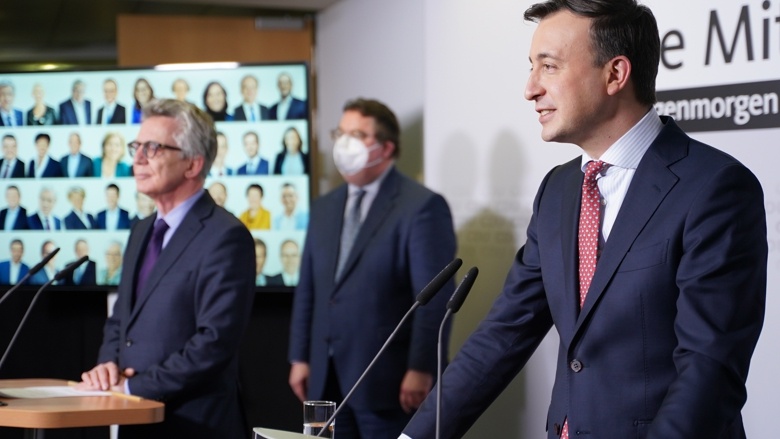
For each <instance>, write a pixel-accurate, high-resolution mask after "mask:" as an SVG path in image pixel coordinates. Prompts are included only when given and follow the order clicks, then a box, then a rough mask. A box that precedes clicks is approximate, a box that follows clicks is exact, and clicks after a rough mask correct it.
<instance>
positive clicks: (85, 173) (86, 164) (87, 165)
mask: <svg viewBox="0 0 780 439" xmlns="http://www.w3.org/2000/svg"><path fill="white" fill-rule="evenodd" d="M69 161H70V154H67V155H64V156H63V157H62V158H61V159H60V167H61V168H62V176H63V177H92V176H93V175H95V171H94V169H93V165H92V159H91V158H89V157H87V156H85V155H84V154H81V153H79V166H78V168H77V169H76V175H68V162H69Z"/></svg>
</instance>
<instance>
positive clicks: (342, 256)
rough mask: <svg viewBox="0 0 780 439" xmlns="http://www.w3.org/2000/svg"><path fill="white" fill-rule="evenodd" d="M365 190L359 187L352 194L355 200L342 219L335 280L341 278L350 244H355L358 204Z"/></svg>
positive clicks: (358, 219) (350, 247) (361, 202)
mask: <svg viewBox="0 0 780 439" xmlns="http://www.w3.org/2000/svg"><path fill="white" fill-rule="evenodd" d="M365 195H366V191H364V190H363V189H360V190H359V191H357V192H355V193H354V194H352V196H353V197H355V201H354V202H353V203H352V208H351V209H350V210H349V213H348V214H347V217H346V218H345V219H344V227H343V228H342V229H341V247H340V248H339V261H338V265H337V266H336V280H338V279H340V278H341V271H342V270H344V264H346V262H347V258H348V257H349V252H350V251H351V250H352V245H353V244H355V238H357V234H358V232H359V231H360V206H361V205H362V204H363V197H364V196H365Z"/></svg>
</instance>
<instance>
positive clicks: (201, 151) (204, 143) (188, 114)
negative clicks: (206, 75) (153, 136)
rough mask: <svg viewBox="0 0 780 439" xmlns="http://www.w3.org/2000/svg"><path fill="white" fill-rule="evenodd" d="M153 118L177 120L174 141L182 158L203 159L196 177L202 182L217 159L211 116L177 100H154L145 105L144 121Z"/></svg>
mask: <svg viewBox="0 0 780 439" xmlns="http://www.w3.org/2000/svg"><path fill="white" fill-rule="evenodd" d="M152 116H164V117H172V118H174V119H175V120H176V123H177V126H178V129H177V130H176V132H174V133H173V138H174V140H176V142H177V143H178V146H179V147H180V148H181V149H182V155H183V156H184V157H185V158H193V157H203V169H201V170H200V174H199V176H200V177H201V178H202V179H203V180H205V179H206V177H207V176H208V174H209V170H210V169H211V164H212V163H214V158H215V157H216V156H217V130H216V128H215V127H214V120H213V119H212V118H211V116H209V115H208V114H206V112H205V111H203V110H201V109H200V108H198V107H196V106H195V105H193V104H191V103H189V102H182V101H179V100H176V99H155V100H152V101H150V102H149V103H148V104H146V105H144V108H143V118H144V119H146V118H148V117H152Z"/></svg>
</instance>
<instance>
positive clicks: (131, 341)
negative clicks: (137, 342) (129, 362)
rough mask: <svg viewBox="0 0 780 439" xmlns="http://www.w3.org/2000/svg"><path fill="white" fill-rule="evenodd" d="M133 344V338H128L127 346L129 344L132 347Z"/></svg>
mask: <svg viewBox="0 0 780 439" xmlns="http://www.w3.org/2000/svg"><path fill="white" fill-rule="evenodd" d="M132 345H133V340H130V339H129V338H128V339H127V341H126V342H125V346H127V347H130V346H132Z"/></svg>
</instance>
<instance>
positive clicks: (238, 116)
mask: <svg viewBox="0 0 780 439" xmlns="http://www.w3.org/2000/svg"><path fill="white" fill-rule="evenodd" d="M254 105H255V108H259V109H260V112H259V114H255V118H257V119H258V120H268V119H270V118H271V116H270V113H269V111H268V107H266V106H265V105H260V104H254ZM233 120H236V121H242V120H243V121H246V120H249V117H248V116H247V115H246V114H244V105H243V104H242V105H239V106H238V107H236V108H235V110H233Z"/></svg>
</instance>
